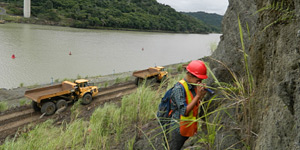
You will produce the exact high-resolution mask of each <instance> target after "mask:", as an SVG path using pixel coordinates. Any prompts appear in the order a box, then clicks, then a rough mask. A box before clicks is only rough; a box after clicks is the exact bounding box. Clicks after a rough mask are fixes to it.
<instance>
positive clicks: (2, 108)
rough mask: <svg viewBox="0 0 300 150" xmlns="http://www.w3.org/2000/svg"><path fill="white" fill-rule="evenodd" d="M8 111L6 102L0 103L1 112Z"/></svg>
mask: <svg viewBox="0 0 300 150" xmlns="http://www.w3.org/2000/svg"><path fill="white" fill-rule="evenodd" d="M7 109H8V105H7V103H6V102H0V112H2V111H5V110H7Z"/></svg>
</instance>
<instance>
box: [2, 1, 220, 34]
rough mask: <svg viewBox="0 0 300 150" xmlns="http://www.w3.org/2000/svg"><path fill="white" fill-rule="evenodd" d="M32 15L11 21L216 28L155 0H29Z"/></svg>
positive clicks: (14, 10) (19, 9)
mask: <svg viewBox="0 0 300 150" xmlns="http://www.w3.org/2000/svg"><path fill="white" fill-rule="evenodd" d="M2 4H3V6H5V9H6V10H7V13H8V15H11V16H16V15H19V16H22V15H23V1H22V0H15V1H7V2H6V3H5V2H3V3H2ZM31 15H32V17H31V18H29V19H25V20H21V21H19V20H17V19H16V20H12V19H10V21H12V22H13V21H15V22H27V23H36V24H49V25H61V26H71V27H77V28H96V29H122V30H123V29H124V30H143V31H163V32H181V33H212V32H216V29H215V27H211V26H210V25H209V24H208V23H204V22H203V21H201V20H198V19H195V18H194V17H191V16H187V15H184V14H182V13H180V12H177V11H176V10H175V9H173V8H171V7H170V6H168V5H164V4H161V3H158V2H157V1H156V0H35V1H31ZM22 19H23V18H22ZM8 20H9V19H8Z"/></svg>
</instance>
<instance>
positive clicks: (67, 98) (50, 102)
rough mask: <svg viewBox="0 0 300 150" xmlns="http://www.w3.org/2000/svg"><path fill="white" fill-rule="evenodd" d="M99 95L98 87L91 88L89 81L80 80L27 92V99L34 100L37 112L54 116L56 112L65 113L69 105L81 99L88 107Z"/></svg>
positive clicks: (33, 103) (33, 105) (33, 104)
mask: <svg viewBox="0 0 300 150" xmlns="http://www.w3.org/2000/svg"><path fill="white" fill-rule="evenodd" d="M97 94H98V88H97V87H96V86H89V83H88V80H86V79H79V80H76V81H75V82H70V81H63V82H62V83H61V84H57V85H51V86H47V87H42V88H36V89H32V90H27V91H26V92H25V97H27V98H30V99H32V107H33V109H34V110H35V111H41V112H42V114H45V115H52V114H53V113H54V112H55V111H56V110H60V111H64V110H65V109H66V108H67V106H68V103H71V102H74V101H77V100H78V99H79V98H82V101H81V103H82V104H84V105H87V104H89V103H91V102H92V97H94V96H95V95H97Z"/></svg>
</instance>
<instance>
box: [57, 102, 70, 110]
mask: <svg viewBox="0 0 300 150" xmlns="http://www.w3.org/2000/svg"><path fill="white" fill-rule="evenodd" d="M67 107H68V103H67V101H66V100H64V99H61V100H58V101H57V102H56V109H57V111H59V112H63V111H65V110H66V109H67Z"/></svg>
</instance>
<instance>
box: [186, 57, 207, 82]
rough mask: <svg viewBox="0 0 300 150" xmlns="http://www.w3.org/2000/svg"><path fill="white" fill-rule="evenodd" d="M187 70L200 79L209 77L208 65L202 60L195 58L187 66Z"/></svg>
mask: <svg viewBox="0 0 300 150" xmlns="http://www.w3.org/2000/svg"><path fill="white" fill-rule="evenodd" d="M186 70H187V71H188V72H190V73H191V74H193V75H194V76H196V77H197V78H199V79H207V75H206V66H205V64H204V62H203V61H201V60H193V61H192V62H190V63H189V65H188V66H187V67H186Z"/></svg>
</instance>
